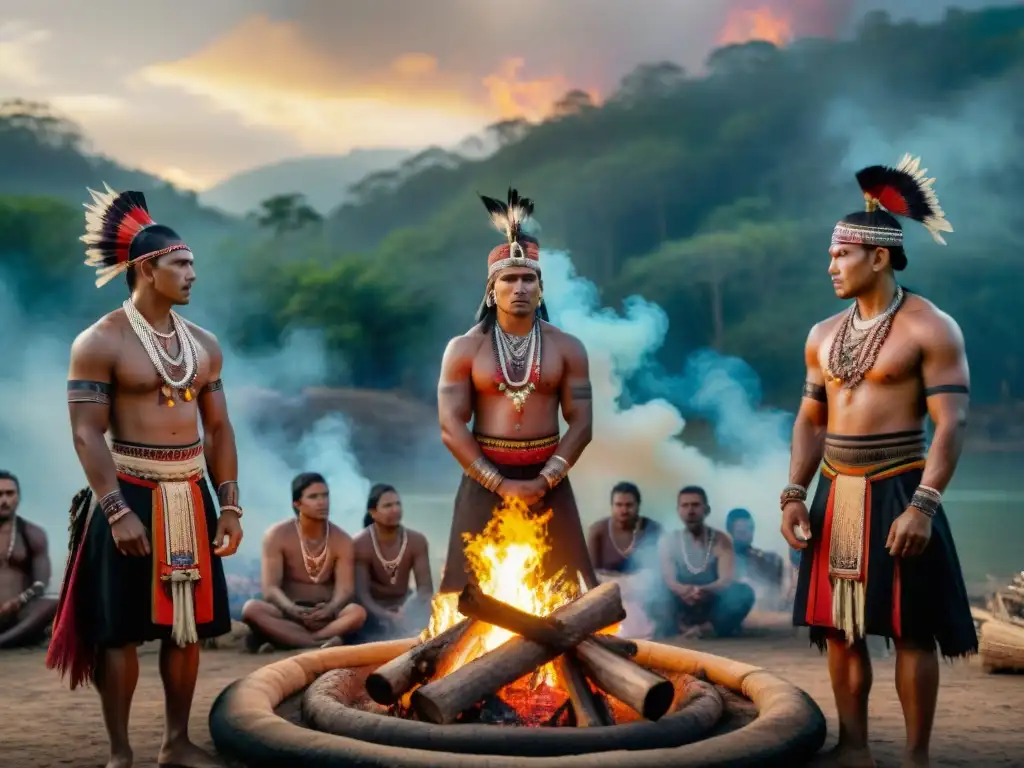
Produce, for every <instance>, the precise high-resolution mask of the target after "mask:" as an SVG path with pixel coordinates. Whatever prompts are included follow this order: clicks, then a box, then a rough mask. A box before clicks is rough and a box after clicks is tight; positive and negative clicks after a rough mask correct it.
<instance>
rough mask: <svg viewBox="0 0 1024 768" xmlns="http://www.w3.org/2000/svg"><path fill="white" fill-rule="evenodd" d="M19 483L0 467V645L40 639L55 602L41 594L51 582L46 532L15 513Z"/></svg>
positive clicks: (14, 645) (52, 612)
mask: <svg viewBox="0 0 1024 768" xmlns="http://www.w3.org/2000/svg"><path fill="white" fill-rule="evenodd" d="M20 499H21V485H20V484H19V483H18V478H17V477H15V476H14V475H13V474H12V473H10V472H8V471H7V470H5V469H0V648H15V647H18V646H21V645H28V644H30V643H34V642H37V641H40V640H42V639H43V636H44V633H45V631H46V627H47V626H48V625H49V624H50V622H51V621H52V620H53V615H54V613H56V611H57V601H56V600H53V599H51V598H49V597H43V593H44V592H45V591H46V587H47V586H48V585H49V583H50V553H49V551H48V545H47V542H46V532H45V531H44V530H43V529H42V528H40V527H39V526H38V525H33V524H32V523H30V522H29V521H28V520H26V519H25V518H24V517H21V516H19V515H18V502H19V501H20Z"/></svg>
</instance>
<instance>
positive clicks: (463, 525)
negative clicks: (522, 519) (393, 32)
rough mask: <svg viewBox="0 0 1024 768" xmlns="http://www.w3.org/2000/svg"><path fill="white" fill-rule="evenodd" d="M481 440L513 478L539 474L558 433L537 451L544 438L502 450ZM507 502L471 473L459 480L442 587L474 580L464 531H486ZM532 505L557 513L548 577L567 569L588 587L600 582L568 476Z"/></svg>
mask: <svg viewBox="0 0 1024 768" xmlns="http://www.w3.org/2000/svg"><path fill="white" fill-rule="evenodd" d="M477 439H478V440H480V441H481V444H482V447H483V448H484V453H485V455H487V456H488V458H489V459H490V460H491V461H492V462H494V465H495V466H496V467H497V468H498V470H499V471H500V472H501V474H502V476H503V477H506V478H508V479H509V480H533V479H535V478H537V477H538V476H539V475H540V471H541V470H542V469H543V468H544V462H546V461H547V459H548V458H549V457H550V456H551V455H552V454H554V450H555V445H556V444H557V437H556V438H553V439H552V438H548V439H546V441H545V442H548V443H549V445H548V446H547V447H545V448H542V449H539V450H538V449H537V448H534V447H532V444H533V443H537V442H540V441H521V444H522V446H523V447H522V448H521V449H520V448H517V447H515V445H514V444H515V443H516V442H517V441H511V440H502V441H501V443H502V448H501V449H500V450H497V449H493V448H492V449H488V447H487V446H486V443H485V442H484V441H486V440H488V438H480V437H479V436H478V438H477ZM551 440H554V442H551ZM519 457H521V458H519ZM520 461H522V462H525V461H529V462H530V463H520ZM502 506H504V502H503V500H502V498H501V497H500V496H499V495H498V494H496V493H493V492H491V491H488V490H487V489H486V488H484V487H483V486H482V485H480V484H479V483H478V482H477V481H476V480H473V479H472V478H470V477H468V476H467V475H463V476H462V482H461V483H459V490H458V492H457V493H456V495H455V510H454V514H453V516H452V527H451V533H450V534H449V537H448V557H447V560H446V562H445V566H444V575H443V576H442V578H441V586H440V589H439V592H461V591H462V589H463V587H465V586H466V584H468V583H469V582H470V580H472V578H473V575H472V573H471V572H470V571H471V569H470V568H469V567H468V563H467V560H466V554H465V539H464V534H469V535H471V536H473V535H477V534H479V533H481V532H483V530H484V528H485V527H486V526H487V524H488V523H489V522H490V521H491V518H492V516H493V515H494V514H495V512H496V510H497V514H501V511H500V508H501V507H502ZM530 509H531V512H536V513H537V514H538V515H540V514H544V513H545V512H547V511H548V510H551V512H552V515H551V518H550V520H549V521H548V529H547V534H548V541H549V542H550V544H551V548H550V549H549V551H548V553H547V555H546V556H545V559H544V565H543V573H544V576H545V578H550V577H552V576H554V575H555V574H556V573H557V572H558V571H559V570H560V569H562V568H564V569H565V574H564V578H566V579H571V580H572V581H576V579H577V573H579V575H580V576H581V577H582V580H583V583H584V584H586V586H587V588H588V589H591V588H593V587H596V586H597V585H598V584H599V583H600V582H599V581H598V579H597V574H596V573H595V572H594V568H593V565H592V564H591V562H590V554H589V552H588V551H587V540H586V535H585V534H584V532H583V524H582V522H581V521H580V513H579V509H577V507H576V498H575V496H573V492H572V484H571V483H570V482H569V478H568V477H566V478H565V479H563V480H562V482H560V483H559V484H558V485H556V486H555V487H554V488H552V489H551V490H550V491H548V492H547V493H546V494H545V495H544V498H542V499H541V500H540V501H539V502H538V503H537V504H535V505H533V506H532V507H531V508H530Z"/></svg>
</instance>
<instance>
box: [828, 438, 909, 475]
mask: <svg viewBox="0 0 1024 768" xmlns="http://www.w3.org/2000/svg"><path fill="white" fill-rule="evenodd" d="M924 454H925V437H924V432H923V431H922V430H912V431H906V432H889V433H886V434H878V435H835V434H827V435H825V460H826V461H828V462H830V463H832V464H837V465H838V464H842V465H846V466H850V467H863V466H873V465H876V464H883V463H885V462H889V461H909V460H914V459H918V458H921V457H923V456H924Z"/></svg>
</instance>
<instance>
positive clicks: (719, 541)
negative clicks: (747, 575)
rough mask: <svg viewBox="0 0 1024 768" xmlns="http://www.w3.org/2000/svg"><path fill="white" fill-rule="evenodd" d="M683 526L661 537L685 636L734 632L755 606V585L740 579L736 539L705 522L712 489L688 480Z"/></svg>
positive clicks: (681, 497) (680, 502) (681, 508)
mask: <svg viewBox="0 0 1024 768" xmlns="http://www.w3.org/2000/svg"><path fill="white" fill-rule="evenodd" d="M676 512H677V513H678V514H679V519H680V521H682V523H683V530H681V531H673V532H671V533H666V534H665V535H663V536H662V537H661V541H660V544H659V547H658V549H659V553H660V556H661V572H662V576H663V578H664V580H665V586H667V587H668V590H669V592H671V593H672V596H673V597H674V598H675V599H674V601H673V602H674V604H675V623H676V628H677V629H678V630H679V631H680V632H682V633H683V635H684V636H686V637H692V638H697V637H703V636H705V635H709V634H715V635H717V636H718V637H729V636H731V635H735V634H737V633H738V632H739V631H740V629H741V628H742V626H743V620H744V619H745V618H747V615H748V614H749V613H750V609H751V608H753V607H754V599H755V596H754V590H753V588H752V587H751V586H750V585H749V584H744V583H743V582H739V581H736V580H735V574H736V552H735V550H734V549H733V546H732V539H731V538H729V534H727V533H725V532H724V531H717V530H715V529H714V528H712V527H711V526H710V525H708V524H707V523H706V520H707V517H708V515H709V514H710V513H711V505H710V504H708V495H707V493H706V492H705V490H704V489H703V488H701V487H700V486H699V485H688V486H686V487H685V488H683V489H681V490H680V491H679V494H678V495H677V496H676Z"/></svg>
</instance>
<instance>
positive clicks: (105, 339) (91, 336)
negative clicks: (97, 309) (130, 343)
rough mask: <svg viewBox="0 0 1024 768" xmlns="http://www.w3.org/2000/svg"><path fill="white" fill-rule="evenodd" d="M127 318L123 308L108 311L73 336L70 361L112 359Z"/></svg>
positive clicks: (118, 346)
mask: <svg viewBox="0 0 1024 768" xmlns="http://www.w3.org/2000/svg"><path fill="white" fill-rule="evenodd" d="M127 325H128V318H127V317H126V316H125V313H124V310H123V309H116V310H114V311H113V312H108V313H107V314H105V315H104V316H103V317H101V318H100V319H99V320H97V321H96V322H95V323H93V324H92V325H90V326H89V327H88V328H86V329H85V330H84V331H82V332H81V333H79V334H78V336H76V337H75V340H74V341H73V342H72V344H71V359H72V361H74V360H76V359H82V358H90V359H102V360H108V361H111V362H112V361H113V360H115V359H116V358H117V353H118V351H119V349H120V346H121V338H122V333H123V331H124V329H125V328H126V327H127Z"/></svg>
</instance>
